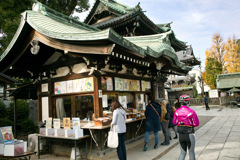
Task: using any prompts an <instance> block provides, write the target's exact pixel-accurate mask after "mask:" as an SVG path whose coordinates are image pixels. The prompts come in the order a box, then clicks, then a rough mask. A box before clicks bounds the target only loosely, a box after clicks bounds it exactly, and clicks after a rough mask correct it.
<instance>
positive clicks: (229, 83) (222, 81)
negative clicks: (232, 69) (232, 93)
mask: <svg viewBox="0 0 240 160" xmlns="http://www.w3.org/2000/svg"><path fill="white" fill-rule="evenodd" d="M216 81H217V88H218V89H227V88H233V87H240V73H231V74H221V75H217V80H216Z"/></svg>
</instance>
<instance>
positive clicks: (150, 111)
mask: <svg viewBox="0 0 240 160" xmlns="http://www.w3.org/2000/svg"><path fill="white" fill-rule="evenodd" d="M160 102H161V100H160V99H156V102H153V101H152V100H151V102H150V103H149V104H148V105H147V107H146V110H145V116H146V123H145V139H144V148H143V151H147V149H148V140H149V136H150V132H153V133H154V137H155V145H154V149H158V143H159V135H158V131H160V130H161V123H160V116H161V106H160V104H159V103H160Z"/></svg>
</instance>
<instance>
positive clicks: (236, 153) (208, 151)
mask: <svg viewBox="0 0 240 160" xmlns="http://www.w3.org/2000/svg"><path fill="white" fill-rule="evenodd" d="M194 109H195V110H196V112H197V114H198V115H204V116H208V115H211V116H215V117H214V118H213V119H212V120H211V121H209V122H208V123H206V124H205V125H204V126H203V127H201V128H200V129H199V130H197V131H196V133H195V135H196V147H195V154H196V158H197V160H239V159H240V150H239V149H240V134H239V131H240V109H238V108H230V107H222V108H220V109H219V108H212V109H211V110H210V111H206V110H204V108H203V107H194ZM179 154H180V149H179V145H177V146H176V147H174V148H173V149H171V151H169V152H168V153H167V154H165V155H164V156H163V157H161V158H160V159H162V160H163V159H169V160H170V159H171V160H176V159H178V155H179ZM188 159H189V157H188V155H187V157H186V160H188Z"/></svg>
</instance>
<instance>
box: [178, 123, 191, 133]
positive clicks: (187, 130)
mask: <svg viewBox="0 0 240 160" xmlns="http://www.w3.org/2000/svg"><path fill="white" fill-rule="evenodd" d="M177 132H178V133H181V134H190V133H194V127H191V126H186V125H180V126H177Z"/></svg>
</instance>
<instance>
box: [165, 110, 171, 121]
mask: <svg viewBox="0 0 240 160" xmlns="http://www.w3.org/2000/svg"><path fill="white" fill-rule="evenodd" d="M164 119H166V120H170V113H168V112H167V113H166V114H165V116H164Z"/></svg>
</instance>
